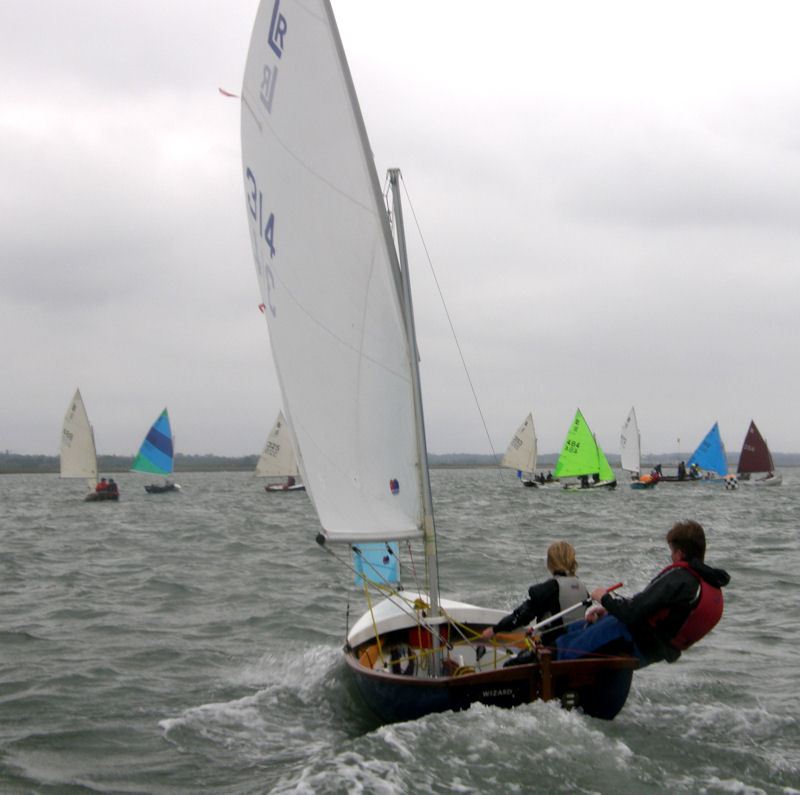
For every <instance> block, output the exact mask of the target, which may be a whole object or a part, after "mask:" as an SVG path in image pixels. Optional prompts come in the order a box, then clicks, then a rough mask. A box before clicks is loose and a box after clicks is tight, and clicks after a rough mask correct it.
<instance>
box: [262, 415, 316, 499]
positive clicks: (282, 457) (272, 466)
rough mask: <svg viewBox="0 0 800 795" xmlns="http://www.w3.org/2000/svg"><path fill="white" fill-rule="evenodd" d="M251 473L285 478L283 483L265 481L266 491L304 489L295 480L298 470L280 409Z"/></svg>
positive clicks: (297, 476) (298, 473)
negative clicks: (254, 468)
mask: <svg viewBox="0 0 800 795" xmlns="http://www.w3.org/2000/svg"><path fill="white" fill-rule="evenodd" d="M253 475H254V476H255V477H257V478H286V481H285V482H284V483H267V485H266V486H264V488H265V489H266V490H267V491H305V488H306V487H305V486H304V485H303V484H302V483H298V482H297V478H299V477H300V471H299V469H298V467H297V459H296V458H295V455H294V448H293V447H292V440H291V439H290V438H289V427H288V426H287V424H286V420H285V419H284V416H283V412H282V411H279V412H278V419H276V420H275V424H274V425H273V426H272V430H271V431H270V434H269V436H268V437H267V441H266V444H265V445H264V450H263V451H262V453H261V457H260V458H259V459H258V463H257V464H256V470H255V472H254V473H253Z"/></svg>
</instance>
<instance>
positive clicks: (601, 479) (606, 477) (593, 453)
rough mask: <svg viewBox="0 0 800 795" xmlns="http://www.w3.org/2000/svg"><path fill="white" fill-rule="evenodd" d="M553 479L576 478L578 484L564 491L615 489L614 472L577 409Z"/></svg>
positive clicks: (574, 482) (570, 483)
mask: <svg viewBox="0 0 800 795" xmlns="http://www.w3.org/2000/svg"><path fill="white" fill-rule="evenodd" d="M553 477H555V478H559V479H561V478H570V477H577V478H578V480H577V481H572V482H569V483H565V484H564V488H565V489H613V488H616V485H617V479H616V478H615V477H614V472H613V471H612V469H611V467H610V466H609V463H608V461H607V460H606V457H605V454H604V453H603V450H602V449H601V447H600V445H599V444H597V440H596V439H595V438H594V435H593V434H592V431H591V429H590V428H589V424H588V423H587V422H586V420H585V419H584V418H583V414H581V410H580V409H578V410H577V411H576V412H575V418H574V419H573V420H572V424H571V425H570V426H569V430H568V431H567V438H566V439H565V440H564V447H563V448H562V449H561V455H560V456H559V457H558V462H557V463H556V469H555V472H553Z"/></svg>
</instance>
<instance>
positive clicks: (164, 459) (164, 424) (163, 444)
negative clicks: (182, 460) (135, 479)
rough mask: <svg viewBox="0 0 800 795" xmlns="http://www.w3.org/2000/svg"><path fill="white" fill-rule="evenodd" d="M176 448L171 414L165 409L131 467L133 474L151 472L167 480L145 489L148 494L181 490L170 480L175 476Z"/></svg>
mask: <svg viewBox="0 0 800 795" xmlns="http://www.w3.org/2000/svg"><path fill="white" fill-rule="evenodd" d="M174 448H175V445H174V443H173V438H172V427H171V426H170V423H169V414H167V410H166V409H164V411H162V412H161V414H159V415H158V417H157V419H156V421H155V422H154V423H153V424H152V425H151V426H150V430H149V431H148V432H147V436H145V438H144V441H143V442H142V446H141V447H140V448H139V454H138V455H137V456H136V460H135V461H134V462H133V466H132V467H131V472H150V473H151V474H154V475H164V477H165V478H166V480H165V481H164V483H161V484H158V483H151V484H148V485H146V486H145V487H144V489H145V491H146V492H147V493H148V494H162V493H164V492H166V491H177V490H179V489H180V486H179V485H178V484H177V483H174V482H173V481H172V480H170V478H171V477H172V474H173V460H174Z"/></svg>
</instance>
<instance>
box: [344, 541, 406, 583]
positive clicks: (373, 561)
mask: <svg viewBox="0 0 800 795" xmlns="http://www.w3.org/2000/svg"><path fill="white" fill-rule="evenodd" d="M387 546H388V547H390V549H391V552H390V551H389V550H388V549H387V548H386V547H387ZM397 552H398V545H397V541H389V542H386V543H382V542H375V543H371V544H358V545H356V546H353V564H354V566H355V570H356V585H363V584H364V578H366V579H367V581H368V582H374V583H378V584H379V585H385V584H386V583H396V582H399V581H400V575H399V567H398V565H397Z"/></svg>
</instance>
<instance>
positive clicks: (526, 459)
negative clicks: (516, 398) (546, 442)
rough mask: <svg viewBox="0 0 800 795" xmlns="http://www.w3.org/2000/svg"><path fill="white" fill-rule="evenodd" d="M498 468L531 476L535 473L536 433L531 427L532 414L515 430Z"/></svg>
mask: <svg viewBox="0 0 800 795" xmlns="http://www.w3.org/2000/svg"><path fill="white" fill-rule="evenodd" d="M500 466H502V467H506V468H508V469H517V470H519V471H520V472H529V473H530V474H531V475H533V474H534V473H535V472H536V432H535V430H534V427H533V414H528V416H527V417H526V418H525V421H524V422H523V423H522V425H520V426H519V428H517V432H516V433H515V434H514V436H513V437H512V439H511V441H510V442H509V444H508V449H507V450H506V452H505V455H504V456H503V460H502V461H501V462H500Z"/></svg>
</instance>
